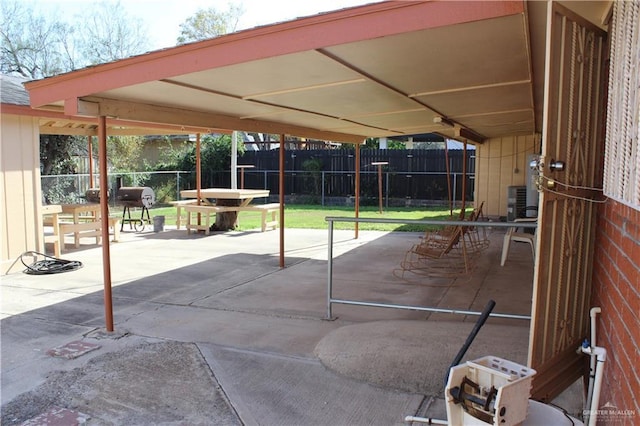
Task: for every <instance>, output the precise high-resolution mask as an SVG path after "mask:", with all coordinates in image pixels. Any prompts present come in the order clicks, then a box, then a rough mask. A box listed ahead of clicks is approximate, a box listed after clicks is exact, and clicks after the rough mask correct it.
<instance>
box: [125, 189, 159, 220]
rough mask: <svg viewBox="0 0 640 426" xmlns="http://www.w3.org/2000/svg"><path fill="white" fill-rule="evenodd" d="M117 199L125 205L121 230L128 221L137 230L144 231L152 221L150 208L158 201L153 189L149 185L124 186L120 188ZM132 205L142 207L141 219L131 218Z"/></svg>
mask: <svg viewBox="0 0 640 426" xmlns="http://www.w3.org/2000/svg"><path fill="white" fill-rule="evenodd" d="M116 200H117V201H118V204H121V205H122V206H124V210H123V211H122V222H121V223H122V225H121V226H120V230H122V228H124V224H125V223H128V224H129V227H131V225H133V226H134V228H135V230H136V231H142V230H143V229H144V227H145V225H146V224H147V223H151V218H150V217H149V208H151V207H152V206H153V203H155V201H156V196H155V193H154V192H153V189H151V188H149V187H148V186H122V187H120V188H118V193H117V195H116ZM131 207H141V208H142V212H141V214H140V219H131Z"/></svg>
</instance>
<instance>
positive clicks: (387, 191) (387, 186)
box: [384, 170, 389, 208]
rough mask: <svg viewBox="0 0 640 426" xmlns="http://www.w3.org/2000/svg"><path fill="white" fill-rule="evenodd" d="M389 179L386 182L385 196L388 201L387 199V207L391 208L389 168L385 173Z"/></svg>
mask: <svg viewBox="0 0 640 426" xmlns="http://www.w3.org/2000/svg"><path fill="white" fill-rule="evenodd" d="M385 175H386V178H387V181H386V182H385V184H384V192H385V194H384V196H385V197H386V201H385V206H386V208H389V171H388V170H387V172H386V173H385Z"/></svg>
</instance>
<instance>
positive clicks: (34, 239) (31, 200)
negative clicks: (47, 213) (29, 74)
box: [0, 114, 44, 274]
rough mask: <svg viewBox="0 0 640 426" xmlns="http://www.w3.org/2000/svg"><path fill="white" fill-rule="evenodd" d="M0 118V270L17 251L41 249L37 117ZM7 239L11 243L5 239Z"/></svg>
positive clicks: (4, 269)
mask: <svg viewBox="0 0 640 426" xmlns="http://www.w3.org/2000/svg"><path fill="white" fill-rule="evenodd" d="M0 120H1V122H0V188H1V189H2V190H1V191H0V211H1V212H4V214H3V217H1V218H0V238H1V245H0V262H1V263H0V265H1V266H0V273H2V274H4V273H5V272H6V270H7V269H8V268H9V267H10V266H11V264H12V263H13V261H15V259H17V258H18V257H19V256H20V254H22V253H24V252H25V251H28V250H35V251H38V252H43V251H44V242H43V227H42V220H41V217H40V214H41V213H40V212H41V208H42V207H41V204H42V203H41V201H40V200H41V198H42V196H41V191H40V161H39V160H40V154H39V149H40V147H39V133H38V119H37V118H33V117H29V116H19V115H10V114H2V115H1V119H0ZM9 242H11V243H9Z"/></svg>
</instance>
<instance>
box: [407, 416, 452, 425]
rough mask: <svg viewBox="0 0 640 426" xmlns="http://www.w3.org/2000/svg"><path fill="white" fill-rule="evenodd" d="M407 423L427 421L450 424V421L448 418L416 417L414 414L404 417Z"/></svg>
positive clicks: (429, 422)
mask: <svg viewBox="0 0 640 426" xmlns="http://www.w3.org/2000/svg"><path fill="white" fill-rule="evenodd" d="M404 421H405V422H406V423H412V422H416V423H427V424H430V425H448V424H449V422H448V421H447V420H439V419H431V418H426V417H414V416H406V417H405V418H404Z"/></svg>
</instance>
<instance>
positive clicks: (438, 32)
mask: <svg viewBox="0 0 640 426" xmlns="http://www.w3.org/2000/svg"><path fill="white" fill-rule="evenodd" d="M533 3H536V2H533ZM538 3H542V4H544V3H545V2H538ZM536 8H537V9H540V6H539V5H538V6H534V9H536ZM544 9H546V7H544ZM536 13H538V15H539V14H540V13H539V12H536ZM542 13H543V15H544V11H543V12H542ZM534 19H537V20H538V21H539V20H540V18H539V17H538V18H534ZM536 22H537V21H536ZM543 22H544V21H543ZM538 27H539V25H536V26H533V25H532V26H531V31H533V32H535V34H534V35H533V38H534V39H535V40H533V41H531V37H532V33H530V26H529V15H528V13H527V5H526V4H525V3H524V2H522V1H512V2H506V1H497V2H484V1H483V2H474V1H471V2H457V1H456V2H443V1H427V2H424V1H421V2H413V1H392V2H382V3H375V4H371V5H366V6H361V7H355V8H350V9H343V10H340V11H336V12H330V13H326V14H321V15H315V16H312V17H307V18H301V19H297V20H295V21H289V22H285V23H280V24H274V25H270V26H265V27H258V28H255V29H251V30H246V31H241V32H238V33H234V34H230V35H226V36H222V37H218V38H215V39H210V40H205V41H202V42H197V43H191V44H188V45H184V46H179V47H175V48H171V49H165V50H160V51H156V52H151V53H147V54H144V55H140V56H136V57H133V58H128V59H125V60H121V61H116V62H113V63H109V64H104V65H99V66H96V67H91V68H87V69H82V70H78V71H74V72H71V73H68V74H63V75H60V76H56V77H51V78H47V79H43V80H39V81H34V82H30V83H27V84H26V87H27V89H28V90H29V92H30V97H31V105H32V107H34V108H44V109H49V110H57V111H60V112H64V113H65V114H67V115H88V116H98V115H104V116H107V117H112V118H117V119H125V120H133V121H140V122H152V123H153V122H155V123H168V124H175V125H181V126H195V127H199V128H226V129H232V130H244V131H254V132H263V133H275V134H280V133H284V134H290V135H294V136H301V137H309V138H315V139H324V140H333V141H344V142H356V143H359V142H362V141H363V139H364V138H366V137H383V136H389V137H393V136H400V135H411V134H417V133H440V134H442V135H443V136H446V137H451V138H458V139H468V140H469V141H471V142H482V140H484V139H485V138H489V137H500V136H504V135H514V134H531V133H533V132H535V131H539V130H540V126H541V124H540V123H541V99H542V98H541V96H542V95H541V94H542V84H543V75H542V74H543V72H542V71H543V70H544V66H543V65H541V63H542V62H541V61H543V60H544V55H543V54H536V53H535V52H534V53H533V54H532V46H533V48H534V49H538V50H539V49H541V48H542V49H543V50H542V52H543V51H544V28H538ZM540 32H542V34H540ZM540 37H542V42H540ZM532 58H534V59H535V60H536V61H537V63H534V62H533V60H532ZM534 71H535V72H534ZM536 73H539V74H540V75H536ZM437 117H443V118H444V121H445V123H447V122H449V123H451V125H452V127H449V126H444V125H443V124H440V123H435V122H434V119H435V120H437Z"/></svg>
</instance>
